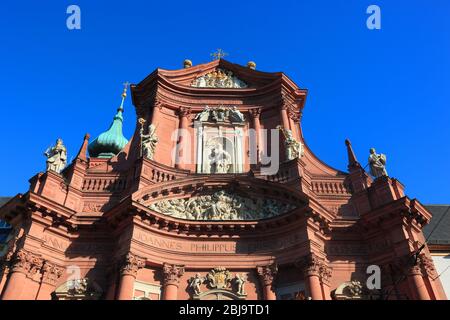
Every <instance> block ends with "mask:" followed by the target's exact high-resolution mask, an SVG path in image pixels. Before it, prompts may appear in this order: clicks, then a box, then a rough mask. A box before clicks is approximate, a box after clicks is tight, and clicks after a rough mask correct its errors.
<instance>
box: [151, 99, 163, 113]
mask: <svg viewBox="0 0 450 320" xmlns="http://www.w3.org/2000/svg"><path fill="white" fill-rule="evenodd" d="M153 107H154V108H155V109H159V110H161V109H162V107H163V103H162V102H161V100H160V99H158V98H156V99H155V102H154V103H153Z"/></svg>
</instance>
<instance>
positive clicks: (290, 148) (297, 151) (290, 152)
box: [277, 126, 304, 161]
mask: <svg viewBox="0 0 450 320" xmlns="http://www.w3.org/2000/svg"><path fill="white" fill-rule="evenodd" d="M277 128H278V129H280V130H281V131H282V132H283V134H284V138H285V140H284V143H285V147H286V159H287V160H288V161H289V160H293V159H295V158H300V157H302V156H303V153H304V150H303V145H302V143H301V142H298V141H297V140H295V138H294V136H293V135H292V131H291V130H289V129H284V128H282V127H281V126H278V127H277Z"/></svg>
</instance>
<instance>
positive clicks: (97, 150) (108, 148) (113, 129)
mask: <svg viewBox="0 0 450 320" xmlns="http://www.w3.org/2000/svg"><path fill="white" fill-rule="evenodd" d="M127 86H128V83H127V84H126V85H125V88H124V90H123V93H122V103H121V104H120V107H119V109H117V114H116V115H115V116H114V120H113V122H112V123H111V126H110V127H109V129H108V130H107V131H105V132H103V133H102V134H100V135H99V136H98V137H97V138H95V140H94V141H92V142H91V143H90V144H89V146H88V151H89V155H90V156H91V157H93V158H112V157H114V156H115V155H116V154H118V153H119V152H120V151H122V149H123V148H124V147H125V146H126V144H127V143H128V140H127V138H125V137H124V136H123V132H122V127H123V102H124V100H125V98H126V96H127Z"/></svg>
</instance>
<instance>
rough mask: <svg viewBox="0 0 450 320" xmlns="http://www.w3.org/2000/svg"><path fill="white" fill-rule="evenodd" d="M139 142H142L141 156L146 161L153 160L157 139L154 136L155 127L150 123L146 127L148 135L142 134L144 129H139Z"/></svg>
mask: <svg viewBox="0 0 450 320" xmlns="http://www.w3.org/2000/svg"><path fill="white" fill-rule="evenodd" d="M140 134H141V141H142V155H143V156H144V157H146V158H147V159H150V160H153V156H154V155H155V150H156V144H157V143H158V137H157V136H156V126H155V125H154V124H153V123H152V124H151V125H149V126H148V134H144V129H143V128H141V131H140Z"/></svg>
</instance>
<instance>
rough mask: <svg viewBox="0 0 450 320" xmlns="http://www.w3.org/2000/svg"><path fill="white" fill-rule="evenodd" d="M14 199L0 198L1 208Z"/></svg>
mask: <svg viewBox="0 0 450 320" xmlns="http://www.w3.org/2000/svg"><path fill="white" fill-rule="evenodd" d="M11 198H12V197H0V207H1V206H2V205H4V204H5V203H7V202H8V201H9V200H10V199H11Z"/></svg>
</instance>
